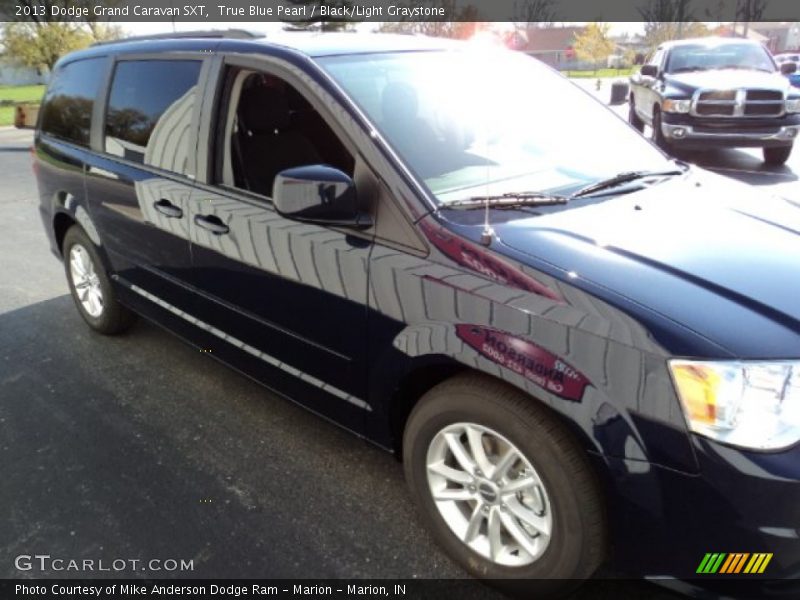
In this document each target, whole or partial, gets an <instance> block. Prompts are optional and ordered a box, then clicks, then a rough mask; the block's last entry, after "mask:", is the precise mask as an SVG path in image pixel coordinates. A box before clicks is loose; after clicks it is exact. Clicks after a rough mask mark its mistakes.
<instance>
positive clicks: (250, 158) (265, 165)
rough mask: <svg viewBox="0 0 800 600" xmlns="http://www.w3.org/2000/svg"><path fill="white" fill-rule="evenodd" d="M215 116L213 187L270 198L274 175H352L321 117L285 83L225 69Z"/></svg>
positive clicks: (350, 164) (349, 161) (351, 161)
mask: <svg viewBox="0 0 800 600" xmlns="http://www.w3.org/2000/svg"><path fill="white" fill-rule="evenodd" d="M224 89H225V90H228V94H227V97H225V95H223V99H222V103H221V107H222V110H221V111H220V114H219V117H218V119H219V126H220V128H221V129H220V131H219V132H218V135H219V137H218V140H217V146H216V148H215V150H216V152H215V154H216V156H217V165H216V173H215V181H216V183H221V184H224V185H227V186H230V187H237V188H239V189H243V190H247V191H249V192H252V193H255V194H258V195H260V196H267V197H270V196H272V186H273V183H274V181H275V178H276V176H277V175H278V173H280V172H281V171H283V170H285V169H290V168H293V167H300V166H308V165H314V164H325V165H328V166H331V167H335V168H337V169H339V170H341V171H344V172H345V173H346V174H348V175H351V176H352V175H353V169H354V159H353V156H352V155H351V154H350V152H349V151H348V150H347V148H346V147H345V145H344V144H343V143H342V141H341V140H340V139H339V137H338V136H337V135H336V134H335V133H334V132H333V130H332V129H331V128H330V126H329V125H328V124H327V122H326V121H325V119H324V118H323V117H322V115H321V114H320V113H319V112H318V111H317V110H316V109H315V108H314V107H313V106H312V104H311V103H310V102H309V101H308V100H307V99H306V97H305V96H304V95H303V94H302V93H301V92H300V91H298V90H297V89H296V88H295V87H294V86H292V85H291V84H289V83H288V82H287V81H285V80H284V79H282V78H280V77H277V76H275V75H272V74H269V73H261V72H256V71H251V70H247V69H239V68H236V67H230V68H229V69H228V70H227V72H226V75H225V77H224Z"/></svg>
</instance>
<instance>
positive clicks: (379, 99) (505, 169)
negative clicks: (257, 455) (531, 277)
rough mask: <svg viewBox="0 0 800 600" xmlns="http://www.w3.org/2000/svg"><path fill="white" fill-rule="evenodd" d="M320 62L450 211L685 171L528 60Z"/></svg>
mask: <svg viewBox="0 0 800 600" xmlns="http://www.w3.org/2000/svg"><path fill="white" fill-rule="evenodd" d="M318 60H319V62H320V64H321V65H322V66H323V68H325V69H326V70H327V71H328V72H329V73H330V75H331V76H332V77H333V78H334V79H335V80H336V81H337V82H338V83H339V85H341V86H342V88H344V90H345V91H346V92H347V93H348V94H349V95H350V97H351V98H352V99H353V100H354V101H355V102H356V103H357V104H358V105H359V106H360V108H361V109H362V110H363V111H364V112H365V113H366V114H367V116H368V117H369V118H370V120H371V121H372V123H373V124H374V125H375V127H377V128H378V129H379V131H380V132H381V134H382V135H383V136H384V137H385V138H386V140H387V141H388V142H389V144H390V145H391V146H392V147H393V149H394V150H395V151H396V152H397V153H398V155H399V156H400V157H401V158H402V159H403V160H404V162H405V163H406V165H407V166H408V167H409V168H410V169H411V170H412V171H413V172H414V173H415V175H416V176H417V177H418V178H419V179H421V180H422V181H423V182H424V183H425V185H426V186H427V187H428V189H429V190H430V192H431V193H432V195H433V196H434V197H435V198H436V200H437V201H438V202H439V203H441V204H446V203H448V202H454V201H459V200H465V199H467V198H471V197H474V196H476V195H481V196H489V195H491V196H494V195H503V194H518V193H531V192H539V193H558V194H569V193H570V192H571V191H575V190H578V189H581V188H583V187H585V186H586V185H589V184H592V183H596V182H598V181H603V180H606V179H608V178H610V177H614V176H615V175H617V174H619V173H621V172H631V171H664V170H669V169H670V168H672V169H674V167H675V165H674V163H671V162H670V161H669V160H668V159H667V158H666V157H665V156H664V155H663V154H662V153H661V152H660V151H659V150H657V149H656V148H655V147H654V146H653V145H651V144H650V143H649V142H648V141H647V140H646V139H645V138H644V137H642V136H641V135H640V134H639V133H637V132H636V131H635V130H634V129H633V128H631V127H630V126H628V124H627V123H626V122H625V121H624V120H622V119H621V118H619V117H617V116H616V115H614V114H613V113H612V112H611V111H610V110H609V109H607V108H606V107H605V106H603V104H602V103H601V102H598V101H597V100H595V99H594V98H592V97H591V96H590V95H589V94H588V93H586V92H584V91H583V90H581V89H579V88H578V87H577V86H575V85H574V84H573V83H571V82H570V81H568V80H567V79H566V78H564V77H563V76H562V75H560V74H559V73H557V72H555V71H553V70H551V69H550V68H549V67H546V66H544V65H543V64H541V63H540V62H538V61H537V60H535V59H533V58H530V57H528V56H526V55H524V54H521V53H516V52H512V51H508V50H502V49H494V48H485V47H480V48H477V47H476V48H475V49H472V48H471V47H468V48H466V49H464V50H453V51H430V52H425V51H419V52H397V53H386V54H361V55H344V56H331V57H324V58H320V59H318Z"/></svg>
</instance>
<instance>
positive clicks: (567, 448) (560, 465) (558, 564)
mask: <svg viewBox="0 0 800 600" xmlns="http://www.w3.org/2000/svg"><path fill="white" fill-rule="evenodd" d="M462 422H466V423H475V424H477V425H480V426H482V427H486V428H489V429H491V430H493V431H494V432H497V433H499V434H501V435H502V436H503V437H504V438H505V439H506V440H508V441H509V442H511V443H512V444H513V445H514V446H516V448H517V449H518V450H519V451H521V453H522V455H523V456H524V457H525V459H526V460H527V461H528V462H529V463H530V464H531V465H532V466H533V468H534V469H535V472H536V474H538V476H539V479H540V480H541V482H542V483H543V485H544V488H545V490H546V494H547V496H548V497H549V503H550V504H549V505H550V506H551V507H552V509H553V510H552V513H551V514H552V517H551V518H552V535H551V537H550V541H549V543H548V544H547V546H546V547H545V549H544V551H543V553H542V554H541V555H540V556H539V557H538V559H536V560H535V561H534V562H532V563H530V564H527V565H524V566H506V565H502V564H498V563H497V562H494V561H493V560H490V559H488V558H487V557H484V556H483V555H481V554H479V553H478V552H476V551H475V550H473V549H472V548H470V547H469V546H467V545H466V543H465V542H463V541H462V540H461V539H460V538H459V537H457V536H456V534H455V533H454V532H453V530H452V529H451V528H450V526H449V525H448V524H447V523H446V522H445V520H444V518H443V517H442V515H441V514H440V512H439V509H438V508H437V506H436V502H435V500H434V499H433V495H432V492H431V488H430V486H429V484H428V468H427V459H428V453H429V447H432V446H431V442H432V441H433V440H434V438H435V437H436V435H437V433H439V432H440V431H442V429H443V428H445V427H448V426H453V424H457V423H462ZM403 459H404V468H405V475H406V481H407V482H408V485H409V487H410V488H411V492H412V495H413V497H414V500H415V502H416V503H417V505H418V507H419V509H420V511H421V513H422V515H423V518H424V520H425V521H426V524H427V525H428V527H429V528H430V530H431V531H432V532H433V535H434V537H435V538H436V540H437V541H438V542H439V544H440V545H441V546H443V547H444V549H445V550H446V551H447V552H448V554H449V555H450V556H451V557H453V558H454V559H455V560H457V561H458V562H459V563H460V564H461V565H462V566H463V567H464V568H465V569H466V570H467V571H469V572H470V573H471V574H472V575H474V576H476V577H479V578H482V579H487V580H491V583H492V584H493V585H495V586H497V587H500V588H501V589H503V590H505V591H506V592H510V593H513V594H530V593H532V592H534V593H544V594H561V593H565V592H567V591H569V590H571V589H574V588H575V587H576V585H577V584H578V583H579V582H580V580H583V579H586V578H588V577H589V576H591V575H592V574H593V573H594V572H595V570H596V569H597V568H598V566H600V564H601V563H602V562H603V560H604V558H605V555H606V547H607V541H606V538H607V533H606V520H605V511H604V505H603V499H602V495H601V493H600V488H599V484H598V482H597V479H596V476H595V475H594V473H593V471H592V469H591V467H590V465H589V464H588V461H587V458H586V455H585V453H584V451H583V450H582V449H581V448H580V446H579V445H578V443H577V442H576V441H575V439H574V438H573V436H572V435H571V434H570V433H569V432H568V431H567V430H566V429H565V428H564V426H563V425H562V424H561V423H560V422H559V421H558V420H557V418H556V417H555V416H553V414H551V413H550V412H549V411H548V409H546V408H544V407H543V406H541V405H539V404H538V403H537V402H536V401H535V400H533V399H532V398H530V397H528V396H526V395H525V394H523V393H522V392H521V391H519V390H517V389H516V388H513V387H511V386H508V385H506V384H503V383H501V382H498V381H495V380H491V379H489V378H486V377H483V376H481V375H476V374H467V375H459V376H456V377H454V378H452V379H449V380H447V381H445V382H443V383H441V384H439V385H437V386H436V387H434V388H433V389H431V390H430V391H429V392H428V393H427V394H425V396H424V397H423V398H421V399H420V401H419V402H418V404H417V405H416V406H415V408H414V410H413V411H412V413H411V415H410V417H409V419H408V423H407V425H406V429H405V435H404V439H403ZM478 473H479V472H478ZM465 485H466V484H465ZM506 485H508V482H507V483H506ZM480 487H481V486H480V485H479V486H478V490H480ZM501 502H502V501H501ZM501 509H506V507H505V506H504V505H503V504H501ZM487 527H488V525H487Z"/></svg>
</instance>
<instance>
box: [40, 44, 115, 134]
mask: <svg viewBox="0 0 800 600" xmlns="http://www.w3.org/2000/svg"><path fill="white" fill-rule="evenodd" d="M105 61H106V59H105V58H88V59H84V60H77V61H75V62H71V63H68V64H66V65H64V66H63V67H60V68H59V69H58V70H57V71H56V72H55V73H54V74H53V78H52V81H51V82H50V85H49V86H48V88H47V94H45V97H44V100H43V102H42V121H41V123H42V131H43V132H44V133H47V134H49V135H52V136H53V137H57V138H59V139H62V140H65V141H67V142H72V143H74V144H79V145H81V146H86V147H88V146H89V133H90V130H91V125H92V110H93V109H94V103H95V100H96V98H97V93H98V91H99V90H100V84H101V82H102V79H103V75H104V74H105V69H104V68H103V65H104V63H105Z"/></svg>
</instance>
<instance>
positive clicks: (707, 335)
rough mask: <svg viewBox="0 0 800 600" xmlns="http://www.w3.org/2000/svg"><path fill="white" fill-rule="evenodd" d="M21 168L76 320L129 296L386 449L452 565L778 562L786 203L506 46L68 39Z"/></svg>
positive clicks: (786, 378) (799, 526)
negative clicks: (701, 164)
mask: <svg viewBox="0 0 800 600" xmlns="http://www.w3.org/2000/svg"><path fill="white" fill-rule="evenodd" d="M34 161H35V169H36V172H37V177H38V184H39V190H40V194H41V215H42V220H43V223H44V227H45V229H46V231H47V234H48V236H49V239H50V243H51V245H52V250H53V252H54V253H55V254H56V255H57V256H58V257H59V258H61V259H62V260H63V262H64V265H65V271H66V276H67V279H68V281H69V286H70V289H71V291H72V295H73V296H74V299H75V304H76V307H77V310H78V312H79V313H80V314H81V316H82V317H83V319H84V320H85V321H86V323H87V324H88V325H89V326H90V327H91V328H93V329H95V330H97V331H99V332H101V333H105V334H115V333H121V332H123V331H124V330H125V329H126V328H127V327H128V325H129V324H130V323H131V322H132V319H133V318H134V315H141V316H144V317H145V318H147V319H151V320H153V321H156V322H158V323H159V324H161V325H163V326H165V327H167V328H168V329H170V330H172V331H174V332H175V333H176V334H177V335H179V336H181V337H182V338H184V339H185V340H186V341H187V342H189V343H191V344H194V345H196V346H198V347H200V348H204V349H212V350H213V352H212V354H211V355H212V356H214V357H216V358H218V359H220V360H222V361H224V362H226V363H228V364H230V365H231V366H233V367H235V368H236V369H238V370H239V371H241V372H243V373H245V374H247V375H248V376H250V377H252V378H254V379H256V380H258V381H260V382H262V383H263V384H264V385H265V386H267V387H269V388H271V389H273V390H275V391H277V392H279V393H280V394H282V395H285V396H286V397H288V398H291V399H292V400H294V401H296V402H298V403H300V404H302V405H303V406H305V407H307V408H309V409H310V410H313V411H314V412H316V413H319V414H320V415H322V416H324V417H326V418H328V419H330V420H332V421H335V422H336V423H338V424H340V425H341V426H343V427H345V428H347V429H349V430H351V431H353V432H354V433H355V434H357V435H359V436H363V437H364V438H366V439H368V440H370V441H372V442H374V443H375V444H378V445H380V446H382V447H384V448H386V449H387V450H390V451H393V452H396V453H397V454H398V455H399V456H400V457H402V460H403V464H404V468H405V473H406V478H407V480H408V484H409V486H410V488H411V491H412V494H413V497H414V498H415V501H416V502H417V504H418V507H419V513H420V515H421V518H422V519H423V520H424V521H425V522H426V524H427V525H428V527H429V529H430V531H431V533H432V535H433V536H435V538H436V539H437V540H438V542H439V543H440V545H441V546H442V547H443V549H444V550H445V551H446V552H447V553H448V554H449V555H450V556H452V557H453V558H454V559H455V560H457V561H458V562H459V563H460V564H461V565H463V567H464V568H465V569H466V570H468V571H469V572H470V573H471V574H472V575H475V576H478V577H481V578H485V579H487V580H492V581H493V582H494V583H496V584H498V585H500V586H505V587H507V588H508V587H514V586H516V587H515V589H517V588H518V586H519V585H520V581H521V580H525V581H528V582H529V583H530V585H531V586H532V587H535V586H536V585H539V586H540V588H541V586H545V587H546V588H547V589H548V590H549V591H556V590H557V588H559V587H561V588H566V587H569V586H570V585H572V583H573V582H574V581H575V580H580V579H585V578H588V577H590V576H591V575H592V574H593V573H594V572H595V571H596V570H597V569H598V568H599V567H600V566H601V565H602V564H604V563H607V564H611V565H613V566H614V568H615V569H616V570H620V571H624V572H626V573H630V574H632V575H637V576H640V575H641V576H652V577H661V578H669V579H674V580H691V581H693V583H695V584H697V585H700V586H713V585H714V582H716V581H719V580H718V576H721V577H722V578H723V579H724V578H725V577H727V573H737V572H739V573H740V575H739V577H740V580H741V577H744V576H745V574H746V577H747V578H749V579H748V580H763V582H764V585H765V586H767V587H768V586H769V585H771V583H770V580H772V581H774V580H777V579H783V578H791V577H796V576H797V575H798V574H800V445H798V442H800V238H799V237H798V235H799V234H800V207H798V205H797V204H795V203H792V202H790V201H788V200H786V199H783V198H778V197H768V196H766V195H764V194H761V193H757V192H756V191H755V188H750V187H747V186H743V185H741V184H737V183H734V182H732V181H730V180H727V179H724V178H722V177H719V176H716V175H712V174H710V173H707V172H704V171H702V170H700V169H697V168H694V167H689V166H688V165H686V164H683V163H681V162H676V161H674V160H672V159H670V158H669V157H668V156H666V155H665V154H663V153H662V152H661V150H659V149H658V148H657V147H656V146H654V145H653V144H651V143H650V142H649V141H648V140H646V139H645V138H644V137H642V136H641V135H640V134H639V133H638V132H637V131H635V130H634V129H633V128H632V127H630V126H629V125H628V124H627V123H626V122H625V121H624V120H622V119H620V118H619V117H617V116H615V115H614V114H613V113H611V112H610V111H609V110H608V109H607V108H606V107H604V106H603V105H601V104H600V103H599V102H597V101H596V100H595V99H594V98H592V97H591V96H590V95H589V94H587V93H585V92H584V91H582V90H580V89H579V88H577V87H576V86H574V85H573V84H572V83H570V82H569V81H567V80H566V79H564V78H563V77H561V76H560V75H559V74H558V73H556V72H554V71H552V70H551V69H549V68H548V67H546V66H544V65H542V64H540V63H538V62H537V61H535V60H533V59H531V58H529V57H527V56H524V55H522V54H518V53H514V52H511V51H506V50H500V49H494V48H489V47H486V46H484V45H480V44H470V43H454V42H453V43H451V42H443V41H437V40H431V39H426V38H421V37H413V36H379V35H378V36H374V35H363V34H358V35H354V34H322V35H320V34H317V35H308V34H300V33H297V34H295V33H287V34H284V37H279V36H276V37H274V38H272V37H271V38H269V39H259V38H256V37H249V36H247V35H244V34H241V33H239V34H236V35H233V34H231V35H228V34H225V33H215V34H202V33H196V34H193V35H192V36H188V37H185V36H184V37H181V38H172V39H146V40H129V41H126V42H119V43H112V44H104V45H98V46H94V47H92V48H90V49H88V50H84V51H81V52H77V53H74V54H71V55H69V56H67V57H65V58H63V59H62V60H61V61H60V62H59V63H58V65H57V67H56V69H55V70H54V73H53V77H52V81H51V83H50V86H49V88H48V91H47V93H46V96H45V99H44V104H43V106H42V109H41V112H40V119H39V125H38V128H37V131H36V137H35V157H34ZM745 555H746V557H745ZM712 556H713V558H712ZM720 556H722V558H719V557H720ZM756 556H758V557H760V558H759V559H758V561H757V562H756V559H755V558H753V557H756ZM767 556H768V558H766V557H767ZM743 557H744V558H743ZM737 568H738V570H739V571H737V570H736V569H737ZM720 574H722V575H720ZM543 582H546V583H543ZM781 585H785V584H784V583H782V584H781Z"/></svg>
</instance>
